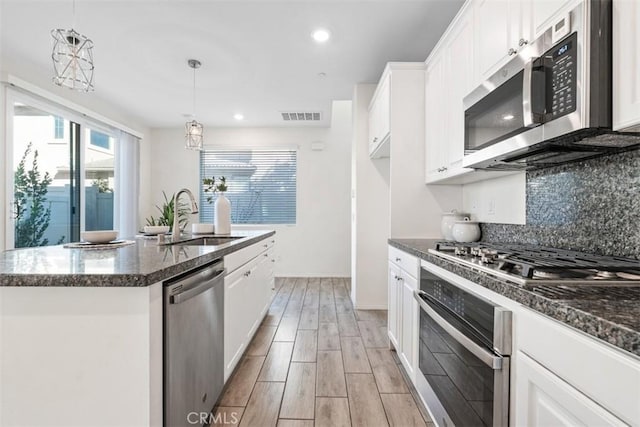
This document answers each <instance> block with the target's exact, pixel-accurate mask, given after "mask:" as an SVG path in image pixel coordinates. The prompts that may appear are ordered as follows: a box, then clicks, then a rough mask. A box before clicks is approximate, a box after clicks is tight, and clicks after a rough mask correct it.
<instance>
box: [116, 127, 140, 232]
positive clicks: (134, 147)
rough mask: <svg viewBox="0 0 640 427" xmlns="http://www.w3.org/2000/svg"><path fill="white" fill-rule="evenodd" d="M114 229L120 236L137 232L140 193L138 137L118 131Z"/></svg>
mask: <svg viewBox="0 0 640 427" xmlns="http://www.w3.org/2000/svg"><path fill="white" fill-rule="evenodd" d="M116 162H117V165H116V172H115V174H116V187H117V191H119V192H120V197H116V200H115V204H116V206H115V213H116V221H115V224H114V225H115V229H116V230H118V231H119V232H120V234H119V235H120V237H133V236H135V235H136V234H137V232H138V198H139V193H140V173H139V171H140V139H139V138H137V137H135V136H133V135H131V134H129V133H127V132H124V131H119V136H118V144H117V155H116Z"/></svg>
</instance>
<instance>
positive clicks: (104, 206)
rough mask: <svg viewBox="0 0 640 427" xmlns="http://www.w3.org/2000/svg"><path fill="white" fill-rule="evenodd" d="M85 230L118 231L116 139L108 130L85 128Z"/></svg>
mask: <svg viewBox="0 0 640 427" xmlns="http://www.w3.org/2000/svg"><path fill="white" fill-rule="evenodd" d="M84 136H85V139H84V141H85V142H86V143H85V144H84V150H83V152H84V156H83V169H84V174H83V175H84V203H83V206H84V229H85V230H89V231H92V230H113V229H114V213H115V209H114V197H115V196H116V194H115V188H116V182H115V160H116V155H115V147H116V138H115V136H114V135H111V134H110V133H109V132H108V131H107V130H98V129H92V128H85V129H84Z"/></svg>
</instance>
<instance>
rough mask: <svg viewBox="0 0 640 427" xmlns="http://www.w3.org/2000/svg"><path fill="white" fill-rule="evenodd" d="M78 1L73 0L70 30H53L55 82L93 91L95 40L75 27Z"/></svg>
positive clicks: (81, 90) (75, 88)
mask: <svg viewBox="0 0 640 427" xmlns="http://www.w3.org/2000/svg"><path fill="white" fill-rule="evenodd" d="M75 19H76V2H75V0H74V1H73V21H72V24H73V25H72V26H71V29H70V30H64V29H55V30H51V36H52V37H53V52H52V53H51V59H52V60H53V72H54V76H53V83H55V84H56V85H58V86H62V87H68V88H69V89H73V90H77V91H80V92H92V91H93V90H94V87H93V70H94V66H93V50H92V49H93V42H92V41H91V40H90V39H89V38H87V37H86V36H83V35H82V34H80V33H78V32H77V31H76V30H74V29H73V27H74V26H75Z"/></svg>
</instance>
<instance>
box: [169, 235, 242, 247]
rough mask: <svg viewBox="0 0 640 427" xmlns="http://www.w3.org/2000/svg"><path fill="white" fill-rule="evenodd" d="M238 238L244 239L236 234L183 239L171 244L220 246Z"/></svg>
mask: <svg viewBox="0 0 640 427" xmlns="http://www.w3.org/2000/svg"><path fill="white" fill-rule="evenodd" d="M237 239H242V237H236V236H212V237H199V238H197V239H189V240H181V241H178V242H175V243H171V244H172V245H179V246H218V245H224V244H225V243H229V242H232V241H234V240H237Z"/></svg>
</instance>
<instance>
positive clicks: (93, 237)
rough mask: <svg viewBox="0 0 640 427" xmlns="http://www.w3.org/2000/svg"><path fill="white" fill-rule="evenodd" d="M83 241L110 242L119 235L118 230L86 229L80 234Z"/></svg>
mask: <svg viewBox="0 0 640 427" xmlns="http://www.w3.org/2000/svg"><path fill="white" fill-rule="evenodd" d="M80 237H81V238H82V240H83V241H85V242H89V243H109V242H111V241H113V240H116V237H118V231H117V230H99V231H84V232H82V233H81V234H80Z"/></svg>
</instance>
